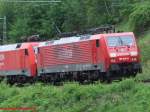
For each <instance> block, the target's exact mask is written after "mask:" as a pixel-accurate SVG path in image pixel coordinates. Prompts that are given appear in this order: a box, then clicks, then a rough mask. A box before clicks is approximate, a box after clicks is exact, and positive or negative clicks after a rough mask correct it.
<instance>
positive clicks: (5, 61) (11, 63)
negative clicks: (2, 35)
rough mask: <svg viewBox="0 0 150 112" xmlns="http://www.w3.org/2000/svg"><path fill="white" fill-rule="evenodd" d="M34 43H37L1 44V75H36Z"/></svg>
mask: <svg viewBox="0 0 150 112" xmlns="http://www.w3.org/2000/svg"><path fill="white" fill-rule="evenodd" d="M33 45H34V46H35V45H36V43H22V44H12V45H4V46H0V76H17V75H18V76H19V75H20V76H21V75H23V76H28V77H34V76H36V63H35V54H34V49H33Z"/></svg>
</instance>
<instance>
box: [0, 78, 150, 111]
mask: <svg viewBox="0 0 150 112" xmlns="http://www.w3.org/2000/svg"><path fill="white" fill-rule="evenodd" d="M149 89H150V86H145V85H144V84H142V83H137V82H135V81H133V80H132V79H128V80H124V81H122V82H117V83H113V84H109V85H107V84H100V83H97V84H91V85H79V84H77V83H71V84H69V83H68V84H65V85H64V86H50V85H47V86H43V85H42V84H35V85H31V86H26V87H23V88H19V87H15V86H14V87H9V86H8V85H6V84H4V83H2V84H1V85H0V107H36V108H37V110H38V112H141V111H145V112H146V111H147V112H149V111H150V99H149V97H150V91H148V90H149Z"/></svg>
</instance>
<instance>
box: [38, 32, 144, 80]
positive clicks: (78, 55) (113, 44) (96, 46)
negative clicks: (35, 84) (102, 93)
mask: <svg viewBox="0 0 150 112" xmlns="http://www.w3.org/2000/svg"><path fill="white" fill-rule="evenodd" d="M37 65H38V74H39V76H42V75H49V76H54V74H55V73H56V74H57V73H61V74H60V75H58V74H57V76H58V77H63V75H62V74H63V73H67V74H69V75H68V76H69V77H76V78H79V77H80V78H81V79H83V77H84V78H88V79H91V78H92V79H98V78H104V77H105V78H110V77H111V76H114V77H116V76H118V74H119V76H121V75H124V76H127V74H130V75H132V74H133V75H136V74H137V72H140V71H141V66H140V56H139V50H138V47H137V45H136V40H135V37H134V35H133V33H130V32H129V33H112V34H97V35H86V36H81V37H70V38H62V39H60V40H54V41H49V42H43V43H42V45H41V47H39V48H38V54H37ZM56 74H55V75H56ZM92 74H93V75H92ZM95 74H96V75H95Z"/></svg>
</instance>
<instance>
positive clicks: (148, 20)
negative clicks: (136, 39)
mask: <svg viewBox="0 0 150 112" xmlns="http://www.w3.org/2000/svg"><path fill="white" fill-rule="evenodd" d="M149 4H150V2H145V3H143V4H136V5H135V7H134V9H133V12H132V13H131V14H130V15H129V23H130V27H131V29H132V31H134V32H135V33H137V34H140V33H141V32H143V31H144V30H147V29H148V28H149V27H150V5H149Z"/></svg>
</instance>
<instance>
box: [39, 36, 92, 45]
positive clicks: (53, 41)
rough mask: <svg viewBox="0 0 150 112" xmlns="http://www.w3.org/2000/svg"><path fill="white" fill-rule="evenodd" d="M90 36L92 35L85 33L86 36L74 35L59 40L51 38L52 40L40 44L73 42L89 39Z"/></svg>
mask: <svg viewBox="0 0 150 112" xmlns="http://www.w3.org/2000/svg"><path fill="white" fill-rule="evenodd" d="M90 37H91V36H90V35H84V36H73V37H66V38H60V39H59V40H51V41H46V42H41V43H40V44H39V46H47V45H59V44H67V43H73V42H78V41H83V40H88V39H90Z"/></svg>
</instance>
